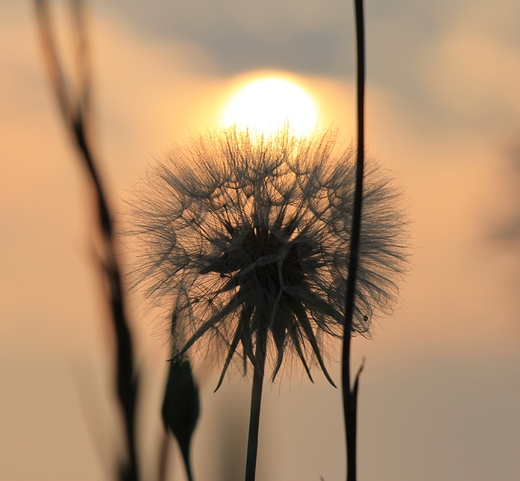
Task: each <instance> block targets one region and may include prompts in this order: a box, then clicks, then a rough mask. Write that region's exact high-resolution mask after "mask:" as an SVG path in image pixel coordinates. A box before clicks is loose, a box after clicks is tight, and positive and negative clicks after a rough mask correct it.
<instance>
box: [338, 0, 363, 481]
mask: <svg viewBox="0 0 520 481" xmlns="http://www.w3.org/2000/svg"><path fill="white" fill-rule="evenodd" d="M354 10H355V17H356V47H357V163H356V189H355V192H354V212H353V215H352V234H351V237H350V260H349V270H348V279H347V296H346V301H345V327H344V334H343V352H342V375H341V380H342V389H343V413H344V416H345V436H346V449H347V453H346V455H347V481H357V470H356V441H357V439H356V438H357V392H358V384H359V374H360V373H361V369H360V370H359V371H358V373H357V375H356V379H355V384H354V387H353V389H351V387H350V386H351V379H350V350H351V349H350V345H351V338H352V325H353V316H354V306H355V297H356V296H355V293H356V277H357V269H358V263H359V244H360V234H361V212H362V204H363V171H364V162H365V105H364V104H365V32H364V19H363V0H354Z"/></svg>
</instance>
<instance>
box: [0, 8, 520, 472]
mask: <svg viewBox="0 0 520 481" xmlns="http://www.w3.org/2000/svg"><path fill="white" fill-rule="evenodd" d="M352 16H353V15H352V5H351V4H350V3H349V2H340V1H339V0H250V1H248V2H244V1H238V0H224V1H214V0H201V1H191V2H171V1H167V0H155V1H149V2H144V1H141V0H139V1H138V0H105V1H100V0H98V1H95V2H92V3H91V9H90V16H89V20H90V24H89V26H90V34H91V43H92V59H93V67H94V69H93V74H94V105H95V114H96V124H95V130H96V133H97V136H96V138H97V140H98V144H97V147H98V151H99V153H100V156H101V158H102V159H103V165H102V171H103V174H104V177H105V179H106V183H107V185H108V186H109V187H110V191H111V201H112V205H113V206H114V209H115V210H116V211H117V212H118V213H119V214H120V216H121V217H123V215H124V212H125V209H126V205H125V203H124V199H126V198H128V191H129V190H131V188H132V185H133V184H135V183H136V182H138V181H139V179H140V177H141V176H142V175H143V172H144V171H145V170H146V166H147V165H148V164H149V163H153V162H155V161H156V159H160V158H162V157H164V156H165V155H166V154H167V152H168V150H169V149H170V148H171V146H172V145H173V144H174V143H180V144H183V143H185V142H186V141H188V139H190V138H192V137H193V136H196V135H198V134H199V133H204V132H206V131H207V130H208V129H210V128H211V127H212V126H214V125H215V124H216V123H217V122H218V121H219V119H221V118H222V115H223V108H224V106H226V105H229V104H228V102H229V100H230V99H231V98H232V97H233V96H234V95H235V94H236V93H237V92H238V89H239V88H240V87H241V86H243V85H245V83H247V82H248V81H251V80H253V79H255V78H260V77H261V76H263V75H265V74H266V72H270V73H272V72H276V73H277V75H280V76H282V77H284V78H287V79H291V80H292V81H295V82H296V83H297V84H298V85H300V86H301V88H302V89H304V90H305V91H306V92H308V94H309V95H310V96H311V98H312V99H314V101H315V102H316V106H317V111H318V113H319V118H318V121H319V122H323V125H325V126H328V125H331V124H332V125H333V126H334V128H336V129H337V130H338V131H339V132H340V137H341V139H344V143H345V144H346V145H348V144H349V143H350V142H351V140H352V138H353V137H354V134H355V127H354V106H355V103H354V88H355V84H354V58H355V55H354V52H355V50H354V44H353V41H354V31H353V18H352ZM366 16H367V26H366V30H367V55H368V70H367V148H368V153H369V156H372V157H373V158H375V159H377V160H378V162H379V163H381V164H382V165H383V166H384V168H387V169H389V170H390V171H392V173H393V175H394V176H395V177H396V178H397V179H398V181H399V182H400V184H401V185H402V187H403V189H404V191H405V193H406V194H405V195H406V198H407V201H406V208H407V209H408V211H409V216H410V229H411V232H412V241H411V243H412V247H411V249H410V251H411V254H412V258H411V262H412V270H411V272H410V274H409V275H408V276H407V278H406V280H405V282H403V283H402V284H401V292H400V301H399V306H398V308H397V309H396V310H395V313H394V315H393V316H391V317H389V318H388V317H381V318H379V319H378V321H377V323H376V326H375V328H374V335H373V339H372V340H364V339H358V338H356V339H355V341H354V357H355V363H357V362H359V361H360V360H361V358H362V357H363V356H364V357H365V358H366V366H365V370H364V372H363V376H362V380H361V390H360V401H359V402H360V413H359V414H360V418H359V479H360V481H376V480H377V481H379V480H384V481H417V480H420V481H438V480H442V481H497V480H504V481H514V480H516V479H517V478H518V473H519V472H520V457H519V456H518V446H520V302H519V296H518V292H519V288H520V283H519V281H520V249H519V247H520V246H519V243H518V235H519V232H520V228H519V225H520V196H519V195H518V191H519V188H518V186H519V185H520V169H519V165H520V163H519V162H520V160H519V159H520V157H519V154H518V152H520V149H519V147H520V135H519V134H520V82H519V79H520V29H519V28H518V25H520V2H518V1H517V0H493V1H491V0H452V1H449V2H448V1H447V0H439V1H436V2H416V1H412V0H398V1H394V2H388V1H385V0H372V1H371V0H367V1H366ZM63 18H66V17H63ZM63 34H64V35H63V37H62V38H63V39H65V38H66V35H65V34H66V31H64V32H63ZM40 54H41V52H40V50H39V46H38V43H37V35H36V32H35V28H34V15H33V11H32V8H31V2H28V1H27V2H12V1H7V0H0V67H1V68H0V159H1V165H2V173H1V175H0V293H1V294H0V373H1V374H0V379H2V389H1V394H0V480H2V481H4V480H5V481H36V480H43V479H46V480H47V479H48V480H53V481H59V480H63V481H65V480H67V481H70V480H78V481H93V480H105V479H106V480H108V479H110V472H109V470H108V468H107V466H110V463H111V462H112V461H113V459H114V453H115V452H116V451H117V449H118V442H117V435H116V433H117V429H116V426H114V422H113V421H112V420H113V419H114V416H115V414H114V411H113V408H112V404H111V392H110V385H109V375H110V372H109V367H110V360H111V358H110V339H109V338H108V337H107V335H106V331H105V329H104V320H105V316H106V309H105V307H104V304H103V297H102V291H101V288H100V287H99V286H98V285H97V283H96V281H97V271H96V269H95V266H94V264H93V262H92V260H93V258H94V253H93V250H94V248H95V246H94V244H93V242H94V236H93V234H92V230H93V227H92V226H93V213H92V212H91V210H90V208H89V204H88V202H89V200H90V193H89V185H88V184H87V182H86V180H85V176H84V172H83V170H82V168H81V167H80V164H79V162H78V161H77V159H76V158H75V156H74V149H73V148H72V147H71V145H70V143H69V140H68V138H67V136H66V133H65V131H64V129H63V125H62V123H61V120H60V119H59V117H58V115H57V111H56V108H55V105H54V99H53V98H52V97H51V95H50V93H49V89H48V84H47V81H46V78H45V76H44V71H43V62H42V59H41V55H40ZM121 255H122V259H123V258H124V259H128V258H129V257H130V256H131V254H130V253H128V252H127V250H126V249H125V248H124V247H123V246H122V247H121ZM130 314H131V316H132V320H133V323H134V328H135V335H136V338H137V339H138V344H139V353H140V354H139V359H140V362H141V365H142V366H143V369H144V370H145V371H146V373H147V381H146V386H145V388H146V395H145V396H144V398H143V412H144V415H143V417H145V418H146V421H144V422H143V423H142V453H143V460H144V461H143V463H144V465H145V467H148V468H149V469H152V467H153V466H154V463H155V459H156V456H155V455H156V449H155V446H156V443H157V440H158V434H157V433H158V432H159V431H158V430H159V423H158V416H154V415H152V414H150V413H153V412H154V409H156V408H157V403H158V399H159V396H160V394H161V392H160V391H161V384H160V383H161V382H162V376H163V374H164V368H165V359H166V356H167V339H165V338H164V336H162V337H161V335H160V334H157V333H158V332H159V333H160V332H162V331H163V330H164V329H163V326H162V325H161V321H160V318H157V316H158V312H157V311H151V310H150V309H149V308H148V307H147V305H146V303H145V302H144V301H143V300H142V299H140V298H139V296H138V295H137V294H135V295H134V297H133V298H132V300H131V305H130ZM329 365H330V366H331V372H332V373H333V377H334V378H335V379H339V367H338V362H337V355H336V354H335V353H334V352H332V353H331V354H330V359H329ZM199 376H200V383H201V389H202V392H203V396H204V397H203V403H204V404H203V416H202V419H201V423H200V426H199V429H198V431H197V434H196V437H195V452H194V463H195V475H196V476H197V479H208V480H213V479H215V480H226V481H234V480H235V479H237V480H238V479H241V477H242V469H243V462H244V461H243V457H244V456H245V448H244V446H245V439H246V437H245V436H246V434H245V433H246V427H245V426H246V423H247V396H248V384H247V382H246V381H243V380H242V379H240V377H239V376H238V375H236V376H234V377H233V378H232V379H230V381H229V382H225V383H224V385H223V386H222V388H221V390H220V391H218V392H217V393H216V394H213V389H214V387H215V383H216V377H218V376H217V373H211V372H209V371H203V372H201V373H199ZM315 380H316V383H315V384H311V383H310V382H309V381H308V380H307V378H306V377H305V376H304V374H303V373H302V372H300V371H299V370H298V369H297V368H296V367H295V368H294V369H293V372H292V373H289V372H286V373H284V376H283V378H282V379H281V380H280V381H279V382H277V383H276V384H275V385H273V386H272V387H270V386H269V387H268V388H267V389H266V398H265V403H264V405H263V411H262V425H261V432H260V451H259V471H258V477H257V479H258V481H267V480H269V481H305V480H313V481H317V480H318V479H319V476H323V478H324V479H325V480H326V481H334V480H338V479H343V478H344V470H345V461H344V457H343V434H342V430H341V422H342V417H341V416H342V414H341V408H340V403H341V398H340V393H339V391H338V390H335V389H333V388H332V387H330V386H329V385H328V383H327V382H326V380H325V379H323V377H322V376H320V375H319V373H318V372H317V373H316V376H315ZM230 406H232V408H231V410H230V409H228V408H229V407H230ZM155 412H156V411H155ZM146 413H148V414H146ZM237 455H238V459H236V458H235V457H236V456H237ZM175 479H181V478H179V477H177V478H175Z"/></svg>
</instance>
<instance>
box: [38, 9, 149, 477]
mask: <svg viewBox="0 0 520 481" xmlns="http://www.w3.org/2000/svg"><path fill="white" fill-rule="evenodd" d="M70 4H71V7H72V14H73V21H74V34H75V41H76V45H75V46H76V62H77V64H76V68H77V70H78V79H79V80H78V85H77V92H76V94H75V95H74V94H72V93H71V92H70V89H67V86H66V82H65V77H64V71H63V68H62V66H61V64H60V59H59V58H58V54H57V50H56V46H55V41H54V34H53V29H52V25H51V17H50V13H49V2H48V1H46V0H35V5H36V13H37V19H38V26H39V32H40V37H41V44H42V47H43V53H44V57H45V62H46V66H47V69H48V73H49V77H50V80H51V87H52V89H53V91H54V94H55V95H56V98H57V100H58V104H59V107H60V110H61V115H62V117H63V120H64V121H65V125H66V127H67V129H68V130H69V134H70V136H71V138H72V140H73V141H74V143H75V144H76V147H77V149H78V151H79V154H80V158H81V160H82V163H83V165H84V166H85V167H86V168H87V172H88V175H89V177H90V179H91V180H92V186H93V189H94V194H95V198H96V211H97V222H98V227H99V231H100V234H101V237H102V253H101V254H100V262H101V264H102V266H103V270H104V275H105V278H106V280H107V281H108V285H109V296H108V297H109V304H110V310H111V326H112V329H113V331H114V334H115V340H116V364H117V373H116V382H115V384H116V392H117V397H118V400H119V405H120V408H121V412H122V415H123V420H124V427H125V439H126V448H127V457H128V458H127V459H126V460H125V461H122V462H121V464H120V465H119V471H118V477H119V479H120V480H121V481H137V480H138V479H139V472H138V461H137V450H136V441H135V413H136V401H137V387H138V378H137V375H136V373H134V361H133V348H132V340H131V336H130V330H129V328H128V323H127V320H126V315H125V310H124V302H123V298H124V296H123V289H122V282H121V274H120V270H119V266H118V263H117V259H116V254H115V236H114V230H113V221H112V216H111V214H110V210H109V207H108V203H107V200H106V196H105V193H104V189H103V186H102V182H101V178H100V176H99V172H98V168H97V165H98V162H97V161H96V159H95V157H94V154H93V149H92V143H91V138H90V136H89V127H90V65H89V62H88V55H87V54H88V50H87V36H86V31H85V21H84V15H85V12H84V5H83V2H82V0H71V2H70Z"/></svg>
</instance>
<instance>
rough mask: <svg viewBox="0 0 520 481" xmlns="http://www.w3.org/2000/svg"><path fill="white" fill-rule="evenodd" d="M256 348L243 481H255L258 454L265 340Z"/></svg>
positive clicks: (262, 338)
mask: <svg viewBox="0 0 520 481" xmlns="http://www.w3.org/2000/svg"><path fill="white" fill-rule="evenodd" d="M259 337H260V339H258V340H257V346H256V361H257V362H256V365H255V366H254V375H253V388H252V392H251V412H250V415H249V435H248V438H247V457H246V477H245V481H255V475H256V457H257V453H258V429H259V426H260V405H261V403H262V387H263V383H264V369H265V356H266V350H265V348H266V340H265V338H264V336H259Z"/></svg>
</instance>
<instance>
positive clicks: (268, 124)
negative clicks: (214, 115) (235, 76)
mask: <svg viewBox="0 0 520 481" xmlns="http://www.w3.org/2000/svg"><path fill="white" fill-rule="evenodd" d="M317 122H318V107H317V105H316V102H315V100H314V99H313V98H312V96H311V94H310V93H309V92H307V91H306V90H305V89H304V88H303V87H301V86H300V85H298V84H297V83H296V82H295V81H293V80H290V79H288V78H284V77H282V76H266V77H262V78H258V79H256V80H252V81H249V82H246V83H245V84H243V85H242V86H241V87H240V88H239V89H238V90H237V91H236V92H235V93H234V94H233V95H232V96H231V98H230V99H229V100H228V102H227V103H226V105H225V107H224V110H223V112H222V124H223V126H224V127H230V126H232V125H236V126H237V127H238V128H239V129H248V130H249V131H250V132H253V133H259V134H264V135H265V134H268V135H270V134H274V133H276V132H277V131H279V130H281V129H284V128H288V129H289V130H290V132H291V133H292V134H294V135H297V136H304V135H308V134H310V133H312V131H313V130H314V129H315V128H316V126H317Z"/></svg>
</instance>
